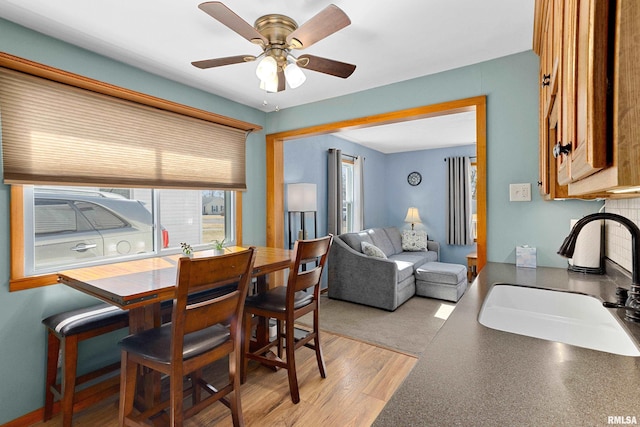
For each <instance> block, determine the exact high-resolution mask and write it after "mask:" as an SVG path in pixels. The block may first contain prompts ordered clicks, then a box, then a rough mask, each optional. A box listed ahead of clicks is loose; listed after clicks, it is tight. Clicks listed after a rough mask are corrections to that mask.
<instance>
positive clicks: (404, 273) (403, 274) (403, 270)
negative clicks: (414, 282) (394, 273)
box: [393, 259, 413, 283]
mask: <svg viewBox="0 0 640 427" xmlns="http://www.w3.org/2000/svg"><path fill="white" fill-rule="evenodd" d="M393 262H395V263H396V265H397V266H398V283H401V282H402V281H403V280H405V279H407V278H409V277H411V276H413V263H411V262H407V261H401V260H397V259H396V260H393Z"/></svg>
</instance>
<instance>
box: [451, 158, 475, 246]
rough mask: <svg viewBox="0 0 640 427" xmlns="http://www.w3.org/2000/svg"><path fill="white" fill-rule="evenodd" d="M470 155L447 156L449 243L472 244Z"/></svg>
mask: <svg viewBox="0 0 640 427" xmlns="http://www.w3.org/2000/svg"><path fill="white" fill-rule="evenodd" d="M470 167H471V160H470V159H469V157H448V158H447V194H448V201H447V244H449V245H471V244H473V237H472V236H471V179H470V175H469V170H470Z"/></svg>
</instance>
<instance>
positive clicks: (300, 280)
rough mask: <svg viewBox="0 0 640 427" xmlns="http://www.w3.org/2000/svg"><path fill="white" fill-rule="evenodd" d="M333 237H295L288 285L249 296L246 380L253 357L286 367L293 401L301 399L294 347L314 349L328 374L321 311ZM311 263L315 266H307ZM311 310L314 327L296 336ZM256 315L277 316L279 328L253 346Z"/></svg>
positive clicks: (243, 369) (319, 363)
mask: <svg viewBox="0 0 640 427" xmlns="http://www.w3.org/2000/svg"><path fill="white" fill-rule="evenodd" d="M332 240H333V236H332V235H328V236H326V237H321V238H318V239H312V240H298V241H296V243H295V245H294V248H293V253H294V254H295V257H294V259H293V260H292V262H291V265H290V267H289V277H288V280H287V284H286V286H278V287H275V288H272V289H270V290H268V291H266V292H262V293H259V294H256V295H252V296H249V297H247V300H246V301H245V315H244V322H245V326H244V330H245V336H244V347H245V348H244V360H243V366H242V371H241V372H242V382H243V383H244V382H245V380H246V376H247V369H248V363H249V360H250V359H251V360H256V361H258V362H260V363H262V364H264V365H268V366H273V367H279V368H284V369H286V370H287V375H288V377H289V390H290V393H291V400H292V401H293V403H298V402H300V392H299V389H298V378H297V374H296V360H295V351H296V350H297V349H298V348H300V347H303V346H304V347H308V348H311V349H313V350H315V353H316V360H317V362H318V369H319V370H320V376H321V377H322V378H326V368H325V363H324V358H323V356H322V348H321V347H320V328H319V314H318V313H319V308H320V306H319V301H320V300H319V297H320V287H321V277H322V271H323V269H324V265H325V263H326V260H327V253H328V252H329V248H330V247H331V242H332ZM309 264H311V265H312V267H310V269H307V267H309ZM311 312H313V328H312V330H311V331H305V332H306V334H305V336H304V337H296V336H295V332H294V331H295V329H294V322H295V320H296V319H298V318H300V317H301V316H304V315H305V314H307V313H311ZM253 316H259V317H264V318H267V319H269V318H273V319H275V320H276V324H277V332H276V337H275V339H274V340H270V342H269V343H268V344H265V345H264V346H262V347H260V348H256V349H253V350H251V348H250V347H251V333H252V327H251V325H252V323H253ZM283 324H284V328H283ZM312 341H313V342H312ZM275 346H277V348H278V355H277V357H276V356H275V355H274V354H273V353H272V352H271V348H272V347H275ZM284 349H286V355H285V359H282V355H283V350H284Z"/></svg>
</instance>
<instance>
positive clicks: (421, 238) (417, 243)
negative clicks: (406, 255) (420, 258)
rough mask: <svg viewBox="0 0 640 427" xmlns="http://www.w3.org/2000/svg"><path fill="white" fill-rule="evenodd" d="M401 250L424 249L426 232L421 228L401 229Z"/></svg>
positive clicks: (425, 247)
mask: <svg viewBox="0 0 640 427" xmlns="http://www.w3.org/2000/svg"><path fill="white" fill-rule="evenodd" d="M402 250H403V251H412V252H415V251H426V250H427V232H426V231H423V230H403V231H402Z"/></svg>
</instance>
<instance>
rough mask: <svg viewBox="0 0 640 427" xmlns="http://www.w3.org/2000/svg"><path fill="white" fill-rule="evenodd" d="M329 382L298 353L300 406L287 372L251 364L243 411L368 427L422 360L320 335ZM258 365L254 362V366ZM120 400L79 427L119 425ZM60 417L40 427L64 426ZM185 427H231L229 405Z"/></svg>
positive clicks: (304, 422) (259, 417)
mask: <svg viewBox="0 0 640 427" xmlns="http://www.w3.org/2000/svg"><path fill="white" fill-rule="evenodd" d="M321 338H322V340H323V341H322V347H323V351H324V357H325V362H326V365H327V378H325V379H322V378H321V377H320V373H319V372H318V366H317V364H316V360H315V355H314V353H313V351H312V350H310V349H306V348H302V349H299V350H298V351H297V352H296V362H297V365H298V383H299V385H300V398H301V401H300V403H299V404H297V405H294V404H293V403H292V402H291V399H290V397H289V386H288V382H287V373H286V371H284V370H279V371H278V372H273V371H271V370H269V369H267V368H265V367H262V366H258V365H250V371H249V373H248V378H247V382H246V383H245V384H244V385H243V386H242V407H243V413H244V419H245V424H246V425H247V426H260V427H264V426H341V427H342V426H369V425H371V423H373V421H374V420H375V419H376V417H377V416H378V414H379V413H380V411H381V410H382V408H383V407H384V405H385V404H386V402H387V401H388V400H389V399H390V398H391V396H392V394H393V393H394V391H395V390H396V389H397V388H398V386H399V385H400V384H401V383H402V381H403V380H404V379H405V377H406V376H407V374H408V373H409V372H410V371H411V369H412V368H413V366H414V365H415V363H416V361H417V359H416V358H415V357H414V356H410V355H407V354H404V353H399V352H396V351H393V350H388V349H383V348H380V347H376V346H373V345H370V344H367V343H363V342H360V341H356V340H353V339H350V338H346V337H342V336H338V335H334V334H330V333H328V332H323V333H322V335H321ZM252 363H253V362H252ZM117 418H118V409H117V396H114V397H112V398H110V399H108V400H106V401H104V402H101V403H99V404H96V405H94V406H92V407H90V408H88V409H86V410H84V411H80V412H78V413H76V415H75V416H74V426H75V427H84V426H87V427H95V426H104V427H111V426H114V427H115V426H117V425H118V421H117ZM60 422H61V421H60V416H59V415H58V416H56V417H54V418H53V419H52V420H51V421H49V422H47V423H42V422H40V423H37V424H34V426H37V427H50V426H57V425H59V424H60ZM185 425H186V426H192V427H196V426H197V427H200V426H203V427H204V426H213V425H215V426H232V422H231V416H230V412H229V410H228V409H227V408H226V406H224V405H222V404H221V403H214V404H213V405H212V406H210V407H208V408H207V409H205V410H203V411H202V412H200V413H199V414H197V415H196V416H194V417H193V418H190V419H189V420H187V422H186V423H185Z"/></svg>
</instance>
